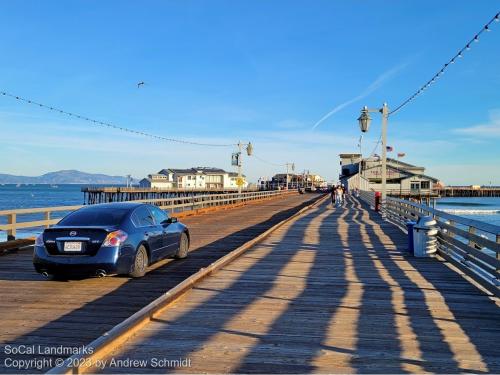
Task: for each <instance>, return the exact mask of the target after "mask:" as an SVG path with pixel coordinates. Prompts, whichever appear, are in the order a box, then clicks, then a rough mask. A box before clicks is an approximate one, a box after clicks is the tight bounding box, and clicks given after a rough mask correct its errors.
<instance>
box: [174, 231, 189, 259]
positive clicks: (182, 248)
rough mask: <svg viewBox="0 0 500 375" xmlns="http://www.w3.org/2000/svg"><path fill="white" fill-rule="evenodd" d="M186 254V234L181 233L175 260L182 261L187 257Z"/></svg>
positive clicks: (187, 245) (187, 249) (187, 243)
mask: <svg viewBox="0 0 500 375" xmlns="http://www.w3.org/2000/svg"><path fill="white" fill-rule="evenodd" d="M188 252H189V238H188V236H187V234H186V233H182V234H181V238H180V240H179V249H177V253H176V254H175V257H176V258H177V259H183V258H185V257H187V256H188Z"/></svg>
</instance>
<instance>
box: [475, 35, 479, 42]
mask: <svg viewBox="0 0 500 375" xmlns="http://www.w3.org/2000/svg"><path fill="white" fill-rule="evenodd" d="M474 42H476V43H477V42H479V37H478V36H477V35H476V36H475V37H474Z"/></svg>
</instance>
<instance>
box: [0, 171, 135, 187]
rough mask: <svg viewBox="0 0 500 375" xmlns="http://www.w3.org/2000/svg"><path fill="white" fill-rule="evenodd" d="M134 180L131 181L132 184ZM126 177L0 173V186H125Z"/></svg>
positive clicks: (78, 172) (97, 174)
mask: <svg viewBox="0 0 500 375" xmlns="http://www.w3.org/2000/svg"><path fill="white" fill-rule="evenodd" d="M134 181H135V180H132V182H134ZM126 183H127V177H124V176H108V175H105V174H100V173H85V172H80V171H76V170H64V171H57V172H49V173H45V174H43V175H41V176H36V177H29V176H15V175H11V174H2V173H0V184H82V185H83V184H90V185H94V184H95V185H98V184H109V185H125V184H126Z"/></svg>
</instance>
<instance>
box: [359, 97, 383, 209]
mask: <svg viewBox="0 0 500 375" xmlns="http://www.w3.org/2000/svg"><path fill="white" fill-rule="evenodd" d="M370 112H380V113H381V114H382V188H381V190H382V191H381V195H382V196H381V199H382V202H381V203H382V217H383V218H385V216H386V214H385V202H386V199H387V119H388V118H389V107H388V106H387V103H384V105H383V106H382V108H380V109H369V108H368V107H366V106H365V107H363V109H362V110H361V115H360V116H359V118H358V121H359V127H360V128H361V131H362V132H363V133H366V132H367V131H368V129H369V127H370V122H371V118H370Z"/></svg>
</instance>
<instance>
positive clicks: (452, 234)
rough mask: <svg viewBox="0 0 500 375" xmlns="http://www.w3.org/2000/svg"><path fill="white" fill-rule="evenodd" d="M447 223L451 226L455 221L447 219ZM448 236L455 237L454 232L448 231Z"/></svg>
mask: <svg viewBox="0 0 500 375" xmlns="http://www.w3.org/2000/svg"><path fill="white" fill-rule="evenodd" d="M449 224H450V226H452V227H454V226H455V222H454V221H453V220H450V221H449ZM448 236H450V237H455V233H453V232H451V231H450V232H448Z"/></svg>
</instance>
